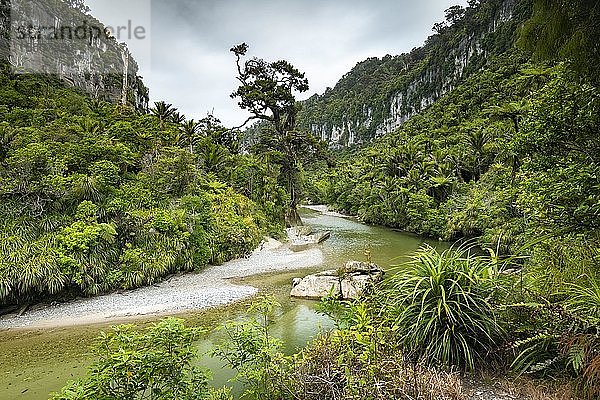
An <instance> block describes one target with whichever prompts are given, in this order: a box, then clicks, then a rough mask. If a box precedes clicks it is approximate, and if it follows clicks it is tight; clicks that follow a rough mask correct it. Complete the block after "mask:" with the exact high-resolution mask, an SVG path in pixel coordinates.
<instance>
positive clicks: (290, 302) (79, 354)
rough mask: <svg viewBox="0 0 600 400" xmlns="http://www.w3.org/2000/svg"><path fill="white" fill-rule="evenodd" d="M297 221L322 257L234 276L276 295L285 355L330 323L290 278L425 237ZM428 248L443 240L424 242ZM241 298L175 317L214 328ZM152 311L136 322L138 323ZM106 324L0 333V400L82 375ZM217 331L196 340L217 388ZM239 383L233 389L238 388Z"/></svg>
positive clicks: (41, 391)
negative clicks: (316, 262) (321, 235)
mask: <svg viewBox="0 0 600 400" xmlns="http://www.w3.org/2000/svg"><path fill="white" fill-rule="evenodd" d="M302 217H303V220H304V222H305V223H306V224H308V225H312V226H313V227H314V228H315V229H319V230H329V231H331V232H332V235H331V238H330V239H329V240H328V241H326V242H325V243H323V244H322V245H321V246H322V251H323V255H324V263H323V265H320V266H319V267H317V268H311V269H303V270H300V271H289V272H288V271H286V272H278V273H273V274H267V275H260V276H253V277H249V278H244V279H241V280H240V282H241V283H244V284H249V285H252V286H255V287H257V288H259V289H260V290H261V291H262V292H263V293H270V294H273V295H275V296H276V298H277V300H278V301H279V302H280V303H281V309H280V310H278V314H277V315H278V318H277V319H276V321H275V323H274V325H273V327H272V332H273V334H274V335H276V336H278V337H280V338H281V339H282V340H283V342H284V345H285V350H286V352H287V353H292V352H294V351H296V350H297V349H298V348H300V347H303V346H304V345H306V343H307V342H309V341H310V340H311V338H313V337H315V335H317V334H318V333H319V331H320V330H321V329H327V328H329V327H331V322H330V321H329V320H328V319H327V318H326V317H324V316H322V315H320V314H318V313H317V312H316V311H315V304H316V303H315V302H311V301H303V300H298V299H291V298H290V297H289V291H290V289H291V280H292V278H294V277H302V276H304V275H307V274H308V273H312V272H316V271H319V270H324V269H335V268H338V267H339V266H341V265H342V264H343V263H344V262H346V261H348V260H359V261H360V260H362V261H364V260H365V255H364V253H365V250H366V249H369V250H370V252H371V255H372V260H373V262H375V263H377V264H379V265H381V266H382V267H384V268H389V267H390V266H392V265H396V264H399V263H401V262H402V261H403V260H404V257H405V256H407V255H408V254H410V253H411V252H413V251H415V250H417V249H418V248H419V246H421V245H422V244H423V243H424V242H428V241H425V240H423V239H422V238H419V237H417V236H413V235H409V234H405V233H400V232H396V231H393V230H390V229H386V228H382V227H374V226H367V225H364V224H362V223H359V222H356V221H354V220H352V219H348V218H341V217H337V216H330V215H324V214H321V213H318V212H315V211H310V210H303V212H302ZM429 243H430V244H431V245H433V246H435V247H441V248H443V247H447V245H446V244H444V243H438V242H429ZM247 303H248V302H240V303H236V304H233V305H230V306H227V307H220V308H215V309H211V310H207V311H201V312H195V313H186V314H183V315H178V317H181V318H184V319H185V320H186V321H187V324H188V325H190V326H202V327H205V328H208V329H209V330H210V329H213V328H215V327H216V326H219V325H220V324H222V323H223V322H225V321H227V320H230V319H235V318H242V317H243V316H244V315H245V310H246V309H247ZM157 319H158V317H146V318H141V319H138V320H136V321H135V323H137V324H139V325H141V326H143V325H146V324H149V323H151V322H154V321H156V320H157ZM109 325H110V324H99V325H90V326H76V327H61V328H53V329H35V330H8V331H3V332H0V400H12V399H17V400H21V399H22V400H25V399H28V400H41V399H48V397H49V396H48V395H49V393H50V392H53V391H58V390H60V388H61V387H62V386H64V384H65V382H66V381H68V380H70V379H76V378H79V377H82V376H83V375H84V374H85V369H86V367H87V365H89V363H90V362H91V356H90V354H89V346H90V344H91V343H92V342H93V339H94V338H95V337H96V336H97V335H98V333H99V332H100V331H102V330H107V329H109ZM219 339H220V338H219V334H218V333H209V334H207V337H206V338H205V339H204V340H202V341H200V342H199V343H198V347H199V351H200V354H202V357H201V359H200V362H201V364H202V365H203V366H205V367H207V368H210V369H211V370H212V371H213V384H214V385H215V386H222V385H224V384H226V383H227V380H228V379H230V378H231V377H232V376H233V372H232V371H230V370H227V369H225V368H223V365H222V362H220V361H219V360H216V359H213V358H211V357H209V356H207V355H206V353H207V352H209V351H210V350H211V349H212V348H213V346H214V343H215V342H216V341H218V340H219ZM238 389H239V388H238Z"/></svg>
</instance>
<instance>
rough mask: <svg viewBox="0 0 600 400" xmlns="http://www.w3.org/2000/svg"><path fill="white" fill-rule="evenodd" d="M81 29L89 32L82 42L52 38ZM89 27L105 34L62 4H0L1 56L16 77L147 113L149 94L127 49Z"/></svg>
mask: <svg viewBox="0 0 600 400" xmlns="http://www.w3.org/2000/svg"><path fill="white" fill-rule="evenodd" d="M81 26H83V27H86V29H87V32H86V33H85V35H86V37H85V38H84V39H79V40H77V39H73V40H71V39H68V38H67V39H65V37H62V38H61V39H57V38H55V37H54V36H56V35H57V33H58V34H61V35H63V36H67V37H68V36H69V35H72V36H75V35H76V34H75V27H81ZM92 27H101V29H102V31H104V29H105V28H104V25H102V23H101V22H99V21H98V20H96V19H95V18H94V17H92V16H90V15H87V14H84V13H83V12H81V11H79V10H77V9H75V8H73V7H71V6H68V5H67V4H66V3H64V2H63V1H61V0H43V1H39V2H25V1H16V0H13V1H10V0H0V32H1V42H0V56H1V59H2V60H4V61H5V62H8V63H10V65H11V66H12V68H13V70H14V71H15V72H17V73H34V74H49V75H53V76H58V77H59V78H60V79H61V80H62V81H64V82H65V83H67V84H68V85H70V86H73V87H77V88H79V89H81V90H83V91H85V92H87V93H89V94H90V95H92V96H93V97H95V98H97V99H100V100H106V101H109V102H112V103H127V104H129V105H131V106H133V107H135V108H136V109H137V110H139V111H144V110H146V109H147V108H148V101H149V96H148V89H147V88H146V86H145V85H144V83H143V82H142V80H141V78H140V77H139V76H138V70H139V68H138V65H137V63H136V61H135V60H134V59H133V58H132V57H131V54H130V53H129V51H128V50H127V47H126V46H125V45H124V44H121V43H118V42H117V40H115V39H114V38H112V37H109V36H107V35H106V34H104V32H98V31H96V30H94V31H92V30H91V29H92ZM32 28H33V29H32ZM62 29H64V32H63V31H62ZM71 29H72V30H73V32H71ZM34 30H35V31H34ZM51 36H52V38H51Z"/></svg>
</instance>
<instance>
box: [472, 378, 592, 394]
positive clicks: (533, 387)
mask: <svg viewBox="0 0 600 400" xmlns="http://www.w3.org/2000/svg"><path fill="white" fill-rule="evenodd" d="M468 386H469V389H470V390H468V391H469V392H470V393H469V395H470V396H472V395H473V392H475V391H477V390H482V389H484V390H486V391H488V392H494V393H498V394H500V395H499V396H498V398H503V399H504V398H507V397H508V398H511V399H519V400H580V399H582V398H581V397H580V396H578V395H577V394H576V393H575V391H574V390H573V383H572V382H567V381H551V380H536V379H531V378H527V377H519V378H506V377H492V376H490V375H485V376H484V375H483V374H482V375H480V376H479V377H478V378H474V379H473V378H472V379H469V383H468ZM469 398H471V397H469Z"/></svg>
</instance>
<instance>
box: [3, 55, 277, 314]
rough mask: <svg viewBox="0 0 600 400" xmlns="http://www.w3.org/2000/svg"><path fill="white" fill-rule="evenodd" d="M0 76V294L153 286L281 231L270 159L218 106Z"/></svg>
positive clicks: (19, 296)
mask: <svg viewBox="0 0 600 400" xmlns="http://www.w3.org/2000/svg"><path fill="white" fill-rule="evenodd" d="M0 80H1V81H2V85H1V89H0V92H1V93H0V99H1V100H0V103H1V105H0V114H1V116H0V119H1V121H2V122H1V123H0V126H1V128H0V130H1V135H0V136H1V140H0V143H1V144H0V146H1V147H0V165H1V168H0V197H1V198H2V201H1V206H0V207H1V208H0V213H1V215H2V216H1V218H0V219H1V220H2V223H1V227H0V228H1V229H0V243H1V246H2V251H1V253H0V302H2V303H3V304H15V303H19V304H22V303H25V302H27V301H30V300H35V299H40V298H41V297H44V296H48V295H58V294H69V293H70V294H71V295H77V294H85V295H97V294H100V293H104V292H107V291H110V290H116V289H130V288H135V287H138V286H141V285H148V284H152V283H153V282H157V281H158V280H160V279H162V278H164V277H165V276H167V275H168V274H173V273H176V272H180V271H192V270H197V269H200V268H202V267H203V266H206V265H207V264H208V263H221V262H223V261H226V260H229V259H231V258H235V257H240V256H243V255H244V254H246V253H248V252H250V251H252V250H253V249H254V248H255V247H256V246H257V245H258V243H259V242H260V241H261V240H262V238H263V237H264V236H265V235H266V234H271V235H275V236H276V235H279V234H280V233H281V231H282V224H283V215H284V214H283V213H284V202H285V198H286V194H285V191H284V190H283V189H282V188H281V187H280V186H279V185H278V183H277V176H278V172H277V170H276V169H275V168H274V167H272V166H270V165H268V164H266V163H264V162H261V160H259V159H258V158H257V157H254V156H251V155H242V154H240V153H239V148H238V147H239V146H238V144H237V139H236V134H235V132H232V131H229V130H227V129H225V128H223V127H222V126H221V125H220V124H219V122H218V121H217V120H216V119H215V118H214V117H210V116H209V117H207V118H205V119H203V120H202V121H190V120H186V119H185V118H184V117H183V116H182V115H181V114H179V113H178V112H177V111H176V110H175V109H174V108H173V107H172V106H171V105H169V104H164V103H161V102H159V103H157V104H156V106H155V108H153V109H152V110H151V112H150V113H149V114H139V113H138V112H136V111H135V110H133V109H131V108H129V107H127V106H121V105H112V104H110V103H106V102H103V101H97V100H94V99H92V98H90V97H89V96H88V95H86V94H85V93H82V92H77V91H75V90H73V89H70V88H67V87H65V86H64V85H63V84H62V82H60V81H58V80H52V79H51V78H48V77H42V76H34V75H12V74H11V72H10V69H9V68H8V66H7V65H3V67H2V71H1V75H0Z"/></svg>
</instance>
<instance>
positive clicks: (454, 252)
mask: <svg viewBox="0 0 600 400" xmlns="http://www.w3.org/2000/svg"><path fill="white" fill-rule="evenodd" d="M497 284H498V271H497V270H496V268H495V266H494V265H493V263H491V262H489V260H488V259H486V258H484V257H481V256H476V255H473V254H472V252H471V250H469V249H468V248H458V249H451V250H446V251H444V252H443V253H441V254H440V253H438V252H437V251H436V250H435V249H433V248H431V247H423V248H422V249H420V250H419V251H418V252H417V253H416V254H415V255H414V256H413V257H412V260H411V261H410V262H409V263H407V264H405V265H402V266H401V267H400V268H399V269H398V273H397V274H396V275H394V276H393V277H392V278H391V280H390V287H389V288H388V289H387V290H386V292H385V296H386V300H385V302H386V305H385V306H386V307H387V308H388V312H389V313H390V318H391V319H392V323H393V324H394V325H395V328H394V329H397V333H398V338H399V340H400V341H401V342H402V346H403V348H404V351H405V352H406V353H408V355H409V356H410V357H411V358H413V359H414V360H416V361H424V362H425V363H426V364H433V365H438V364H442V365H447V366H453V365H454V366H459V367H461V368H466V369H468V370H472V369H474V368H475V366H476V365H477V364H478V363H480V362H482V361H484V360H485V359H486V357H487V356H488V355H489V354H490V352H491V351H492V350H494V349H495V348H496V347H497V344H496V343H498V342H497V341H498V340H499V339H501V338H502V337H503V335H504V332H503V329H502V327H501V325H500V323H499V321H498V319H497V316H496V309H495V305H494V304H493V297H494V295H495V291H496V290H497V288H498V286H497Z"/></svg>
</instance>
